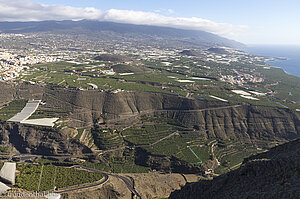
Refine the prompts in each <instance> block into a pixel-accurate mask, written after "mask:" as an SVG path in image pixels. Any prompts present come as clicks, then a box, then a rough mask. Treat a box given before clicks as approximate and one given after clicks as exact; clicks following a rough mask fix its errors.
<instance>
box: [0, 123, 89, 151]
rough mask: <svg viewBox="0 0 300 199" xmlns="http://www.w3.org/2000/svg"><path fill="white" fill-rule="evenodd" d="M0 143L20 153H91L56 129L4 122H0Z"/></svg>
mask: <svg viewBox="0 0 300 199" xmlns="http://www.w3.org/2000/svg"><path fill="white" fill-rule="evenodd" d="M0 143H1V145H3V146H8V145H9V144H11V145H12V146H13V147H14V148H15V149H16V150H17V151H19V152H20V153H32V154H41V155H57V154H82V153H90V152H91V151H90V149H89V148H87V147H86V146H84V145H82V144H80V143H79V142H77V141H75V140H73V139H71V138H70V137H69V136H68V134H66V133H63V132H60V131H58V130H56V129H52V128H43V127H27V126H24V125H21V124H13V123H5V122H0Z"/></svg>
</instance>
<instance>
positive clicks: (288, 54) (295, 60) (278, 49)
mask: <svg viewBox="0 0 300 199" xmlns="http://www.w3.org/2000/svg"><path fill="white" fill-rule="evenodd" d="M245 50H246V51H247V52H250V53H253V54H256V55H262V56H270V57H278V58H279V57H280V58H283V57H285V58H287V60H276V61H268V62H267V63H268V64H269V65H271V66H277V67H280V68H282V69H283V70H284V71H285V72H286V73H288V74H291V75H295V76H298V77H300V45H290V46H288V45H250V46H248V47H247V49H245Z"/></svg>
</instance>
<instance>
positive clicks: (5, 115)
mask: <svg viewBox="0 0 300 199" xmlns="http://www.w3.org/2000/svg"><path fill="white" fill-rule="evenodd" d="M26 103H27V100H14V101H12V102H10V103H9V104H6V105H4V106H3V107H2V108H1V109H0V120H3V121H6V120H9V119H10V118H12V117H13V116H14V115H16V114H17V113H19V112H21V111H22V109H23V108H24V107H25V105H26Z"/></svg>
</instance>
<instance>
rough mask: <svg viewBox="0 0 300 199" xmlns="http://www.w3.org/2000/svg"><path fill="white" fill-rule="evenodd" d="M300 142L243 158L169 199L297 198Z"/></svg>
mask: <svg viewBox="0 0 300 199" xmlns="http://www.w3.org/2000/svg"><path fill="white" fill-rule="evenodd" d="M299 171H300V139H297V140H295V141H291V142H289V143H286V144H283V145H280V146H278V147H275V148H272V149H271V150H270V151H268V152H265V153H261V154H258V155H254V156H251V157H250V158H248V159H245V160H244V162H243V164H242V166H241V167H240V168H239V169H237V170H235V171H231V172H229V173H227V174H224V175H221V176H219V177H216V178H215V179H213V180H211V181H199V182H197V183H191V184H188V185H186V186H184V187H183V188H182V189H181V190H178V191H175V192H173V193H172V194H171V195H170V197H169V198H170V199H177V198H178V199H197V198H298V196H299V194H300V190H299V184H300V176H299V174H300V172H299Z"/></svg>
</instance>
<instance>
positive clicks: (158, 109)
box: [43, 90, 300, 142]
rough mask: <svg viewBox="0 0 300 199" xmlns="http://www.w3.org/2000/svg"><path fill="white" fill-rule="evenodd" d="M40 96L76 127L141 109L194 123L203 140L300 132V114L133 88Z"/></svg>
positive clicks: (291, 136)
mask: <svg viewBox="0 0 300 199" xmlns="http://www.w3.org/2000/svg"><path fill="white" fill-rule="evenodd" d="M43 100H44V101H46V102H47V106H49V107H52V108H57V109H61V110H64V111H67V112H71V114H70V118H73V119H76V120H80V121H82V125H86V124H91V123H93V122H97V121H99V120H101V119H104V120H106V121H107V122H109V121H115V122H116V121H119V119H121V118H129V119H130V118H131V119H136V118H137V117H133V116H139V115H142V114H146V113H147V114H150V115H151V114H152V115H161V114H164V115H165V116H166V117H170V118H173V119H176V120H179V121H181V122H182V123H183V124H184V125H186V126H188V127H197V128H199V129H200V131H202V132H205V134H206V137H207V138H219V139H234V140H244V141H245V142H250V141H251V140H257V139H260V140H272V141H279V142H280V141H287V140H291V139H294V138H296V137H298V136H299V132H300V114H299V113H297V112H293V111H291V110H288V109H283V108H277V107H264V106H250V105H240V106H233V105H232V104H228V103H222V102H208V101H207V102H205V101H201V100H196V99H188V98H183V97H178V96H176V95H168V94H162V93H135V92H123V93H118V94H113V93H106V92H98V91H83V92H80V91H60V90H47V91H46V92H45V93H44V95H43ZM218 107H219V108H218ZM130 122H131V121H130V120H129V123H130ZM69 125H72V124H69ZM76 125H79V123H78V122H77V123H76Z"/></svg>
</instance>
